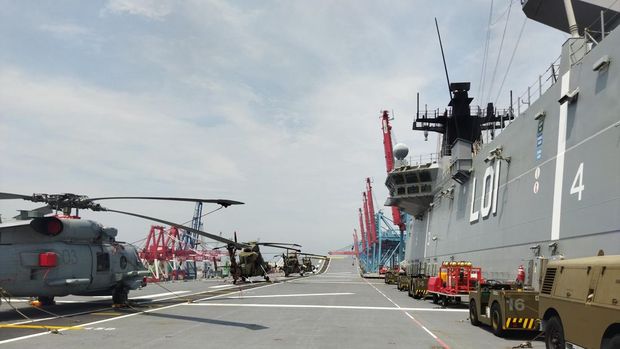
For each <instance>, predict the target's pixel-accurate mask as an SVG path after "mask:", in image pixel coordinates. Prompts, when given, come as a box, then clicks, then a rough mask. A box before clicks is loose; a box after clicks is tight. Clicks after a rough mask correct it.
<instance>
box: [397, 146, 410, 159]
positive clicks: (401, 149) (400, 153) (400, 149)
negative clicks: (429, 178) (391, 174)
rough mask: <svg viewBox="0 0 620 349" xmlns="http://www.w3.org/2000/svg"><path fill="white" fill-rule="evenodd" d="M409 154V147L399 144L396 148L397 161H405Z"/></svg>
mask: <svg viewBox="0 0 620 349" xmlns="http://www.w3.org/2000/svg"><path fill="white" fill-rule="evenodd" d="M407 154H409V147H407V146H406V145H405V144H403V143H398V144H396V145H395V146H394V157H395V158H396V160H404V159H405V158H406V157H407Z"/></svg>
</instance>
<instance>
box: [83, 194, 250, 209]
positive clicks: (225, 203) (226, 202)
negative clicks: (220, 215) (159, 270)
mask: <svg viewBox="0 0 620 349" xmlns="http://www.w3.org/2000/svg"><path fill="white" fill-rule="evenodd" d="M99 200H164V201H188V202H204V203H209V204H218V205H222V206H224V207H228V206H231V205H243V202H241V201H235V200H228V199H198V198H180V197H161V196H108V197H101V198H88V199H87V201H99Z"/></svg>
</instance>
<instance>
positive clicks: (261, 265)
mask: <svg viewBox="0 0 620 349" xmlns="http://www.w3.org/2000/svg"><path fill="white" fill-rule="evenodd" d="M234 242H235V243H237V233H236V232H235V234H234ZM243 244H244V245H245V246H244V247H243V248H241V249H240V251H239V253H238V256H239V262H237V261H236V260H235V257H234V256H235V250H234V249H231V247H234V246H231V245H228V246H227V247H226V248H228V252H229V254H230V261H231V265H230V273H231V275H232V277H233V284H236V283H237V282H238V281H239V280H241V281H246V280H247V279H248V278H250V277H253V276H262V277H263V278H264V279H265V281H269V276H268V275H267V274H268V273H269V272H270V271H271V265H270V264H269V263H267V262H266V261H265V259H264V258H263V255H262V254H261V251H260V246H265V247H273V248H282V249H286V250H294V251H301V250H299V249H297V248H296V247H301V245H298V244H292V243H280V242H257V241H249V242H246V243H243ZM218 248H222V247H216V249H218Z"/></svg>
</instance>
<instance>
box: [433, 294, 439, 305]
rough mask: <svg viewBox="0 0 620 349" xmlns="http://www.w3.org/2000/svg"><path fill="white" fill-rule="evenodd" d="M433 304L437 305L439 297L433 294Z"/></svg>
mask: <svg viewBox="0 0 620 349" xmlns="http://www.w3.org/2000/svg"><path fill="white" fill-rule="evenodd" d="M433 304H439V296H438V295H436V294H434V293H433Z"/></svg>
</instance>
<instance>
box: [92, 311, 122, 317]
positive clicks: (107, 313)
mask: <svg viewBox="0 0 620 349" xmlns="http://www.w3.org/2000/svg"><path fill="white" fill-rule="evenodd" d="M90 314H91V315H103V316H118V315H123V313H117V312H114V311H107V312H104V311H102V312H99V313H90Z"/></svg>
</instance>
